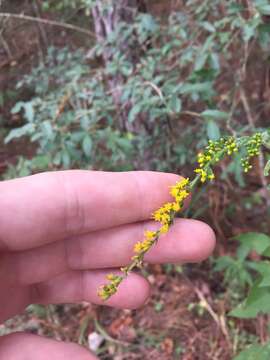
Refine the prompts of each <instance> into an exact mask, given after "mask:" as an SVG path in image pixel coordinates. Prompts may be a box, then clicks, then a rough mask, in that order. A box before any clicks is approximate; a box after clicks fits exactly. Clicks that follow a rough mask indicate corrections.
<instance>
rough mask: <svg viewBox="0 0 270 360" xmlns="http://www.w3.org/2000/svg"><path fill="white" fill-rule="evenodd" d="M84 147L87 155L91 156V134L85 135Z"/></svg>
mask: <svg viewBox="0 0 270 360" xmlns="http://www.w3.org/2000/svg"><path fill="white" fill-rule="evenodd" d="M82 147H83V152H84V154H85V155H86V156H90V155H91V150H92V139H91V138H90V136H89V135H86V136H85V137H84V139H83V143H82Z"/></svg>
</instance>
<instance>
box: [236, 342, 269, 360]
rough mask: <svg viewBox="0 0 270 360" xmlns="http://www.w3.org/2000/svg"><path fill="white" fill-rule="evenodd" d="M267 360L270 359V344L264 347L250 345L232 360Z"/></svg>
mask: <svg viewBox="0 0 270 360" xmlns="http://www.w3.org/2000/svg"><path fill="white" fill-rule="evenodd" d="M256 359H258V360H269V359H270V343H268V344H265V345H257V344H254V345H251V346H250V347H248V348H247V349H245V350H244V351H242V352H241V353H240V354H239V355H237V356H236V357H234V358H233V360H256Z"/></svg>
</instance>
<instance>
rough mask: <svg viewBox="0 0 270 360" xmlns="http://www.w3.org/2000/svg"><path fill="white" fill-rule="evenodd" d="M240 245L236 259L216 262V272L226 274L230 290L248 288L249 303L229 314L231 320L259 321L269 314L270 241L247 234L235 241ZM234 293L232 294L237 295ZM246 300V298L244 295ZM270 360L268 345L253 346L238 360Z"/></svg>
mask: <svg viewBox="0 0 270 360" xmlns="http://www.w3.org/2000/svg"><path fill="white" fill-rule="evenodd" d="M235 239H236V240H237V241H239V243H240V245H239V246H238V248H237V253H236V256H235V257H230V256H224V257H221V258H219V259H217V261H216V268H215V270H216V271H224V281H225V284H226V285H227V286H232V284H234V286H235V287H234V288H233V289H234V290H235V289H236V288H238V291H239V287H242V288H244V289H245V288H246V287H247V286H248V287H249V291H248V295H247V297H246V299H245V300H244V301H243V302H242V303H241V304H240V305H238V306H237V307H236V308H235V309H233V310H232V311H231V312H230V316H234V317H237V318H242V319H251V318H256V317H257V316H258V315H260V314H269V313H270V261H269V258H270V237H269V236H267V235H265V234H261V233H246V234H241V235H239V236H237V237H236V238H235ZM252 252H253V253H254V252H255V253H256V255H257V256H260V257H261V259H260V260H259V261H252V260H250V259H249V255H250V254H251V253H252ZM233 289H232V291H234V290H233ZM242 296H243V294H242ZM259 354H260V357H259V359H263V358H265V359H268V358H269V355H270V347H269V344H268V345H253V346H251V347H250V348H248V349H247V350H245V351H243V352H241V353H240V355H239V356H237V357H236V358H235V360H241V359H254V358H255V357H254V356H256V355H259Z"/></svg>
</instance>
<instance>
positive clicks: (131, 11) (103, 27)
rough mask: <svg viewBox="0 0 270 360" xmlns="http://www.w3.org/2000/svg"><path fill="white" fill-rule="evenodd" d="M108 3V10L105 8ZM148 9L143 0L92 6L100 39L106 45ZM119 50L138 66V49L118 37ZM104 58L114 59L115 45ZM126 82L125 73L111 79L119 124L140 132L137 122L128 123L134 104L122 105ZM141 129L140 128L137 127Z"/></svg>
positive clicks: (110, 0) (119, 0)
mask: <svg viewBox="0 0 270 360" xmlns="http://www.w3.org/2000/svg"><path fill="white" fill-rule="evenodd" d="M104 6H106V9H105V8H104ZM140 11H143V12H145V11H146V6H145V3H144V1H141V0H100V1H98V2H97V4H96V5H95V6H93V8H92V15H93V21H94V26H95V32H96V36H97V41H98V42H99V43H100V44H103V43H104V42H105V41H106V40H107V38H108V36H109V35H110V34H111V33H112V32H114V31H115V30H116V28H117V26H118V25H119V23H120V22H126V23H128V24H132V22H133V21H134V19H135V17H136V16H137V14H138V12H140ZM114 46H116V47H117V49H118V50H119V51H120V52H121V54H124V55H125V57H126V59H127V60H128V61H129V62H131V63H132V64H134V65H135V63H136V62H137V61H138V49H136V47H134V46H133V47H131V46H130V45H129V44H128V42H127V41H124V40H123V39H121V37H120V38H119V41H118V42H117V43H116V44H115V45H114ZM102 56H103V60H104V63H105V66H106V65H107V64H108V63H109V62H110V61H112V59H113V52H112V48H110V47H104V51H103V54H102ZM124 83H125V78H124V76H123V75H122V74H120V73H117V74H116V75H114V76H112V77H111V78H110V79H108V86H109V91H110V92H111V94H112V96H113V101H114V104H115V106H116V109H117V111H118V117H119V126H120V129H121V130H126V131H132V132H134V131H135V132H137V131H136V128H137V127H138V124H136V121H135V122H134V123H132V124H130V123H128V121H127V118H128V112H129V110H130V107H131V106H130V105H131V104H125V106H124V107H123V106H122V104H121V95H122V88H123V85H124ZM137 130H138V128H137Z"/></svg>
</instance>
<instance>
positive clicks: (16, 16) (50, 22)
mask: <svg viewBox="0 0 270 360" xmlns="http://www.w3.org/2000/svg"><path fill="white" fill-rule="evenodd" d="M1 17H3V18H8V19H12V18H13V19H19V20H27V21H33V22H38V23H42V24H45V25H51V26H58V27H62V28H65V29H69V30H74V31H77V32H80V33H82V34H85V35H88V36H91V37H93V38H96V35H95V33H93V32H92V31H89V30H86V29H83V28H80V27H79V26H76V25H72V24H67V23H62V22H59V21H55V20H47V19H43V18H39V17H33V16H29V15H24V14H12V13H3V12H1V13H0V18H1Z"/></svg>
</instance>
